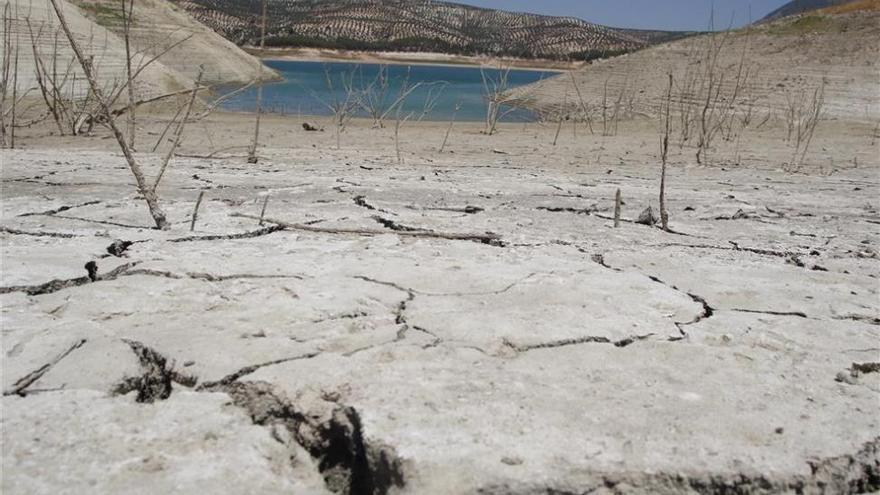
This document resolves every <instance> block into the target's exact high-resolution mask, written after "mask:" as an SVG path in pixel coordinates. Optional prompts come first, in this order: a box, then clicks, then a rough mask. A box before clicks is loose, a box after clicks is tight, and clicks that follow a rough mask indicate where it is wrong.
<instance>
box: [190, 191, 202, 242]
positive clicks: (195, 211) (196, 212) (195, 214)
mask: <svg viewBox="0 0 880 495" xmlns="http://www.w3.org/2000/svg"><path fill="white" fill-rule="evenodd" d="M204 197H205V190H204V189H203V190H201V191H200V192H199V199H197V200H196V207H195V208H194V209H193V214H192V221H191V222H190V223H189V231H190V232H192V231H194V230H195V229H196V220H198V218H199V207H200V206H202V198H204Z"/></svg>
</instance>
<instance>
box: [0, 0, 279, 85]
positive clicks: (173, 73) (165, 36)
mask: <svg viewBox="0 0 880 495" xmlns="http://www.w3.org/2000/svg"><path fill="white" fill-rule="evenodd" d="M4 5H9V6H10V9H11V15H12V16H13V18H14V22H13V30H14V32H13V34H14V39H15V40H16V42H17V43H18V46H19V47H20V48H19V57H20V61H19V70H18V81H19V91H20V92H27V91H28V90H29V89H30V90H32V92H33V96H34V97H35V98H36V95H37V94H38V93H37V92H36V88H37V83H36V78H35V75H34V60H35V57H34V53H33V50H32V48H31V45H32V43H31V36H30V35H31V29H29V28H28V26H27V23H28V21H29V22H30V24H31V27H32V31H33V33H34V36H35V38H36V40H37V43H38V51H39V56H40V58H42V59H43V61H44V63H45V64H47V66H51V59H52V54H53V52H54V50H55V46H56V32H57V29H58V28H57V26H58V22H57V20H56V19H55V13H54V11H53V10H52V8H51V4H49V3H48V2H28V1H25V0H11V1H7V0H3V1H0V9H2V8H3V6H4ZM96 5H97V7H96ZM62 6H63V8H64V12H65V15H66V16H67V19H68V22H69V23H70V26H71V29H72V31H73V32H74V34H75V36H76V37H77V41H78V42H79V43H80V44H81V46H82V48H83V51H84V52H85V53H86V55H87V56H90V57H94V64H95V67H96V71H97V74H98V78H99V80H100V82H101V83H102V85H103V86H104V88H105V90H106V89H109V88H113V87H117V86H118V85H119V84H121V82H122V81H124V77H125V50H124V43H123V42H122V39H121V37H120V36H121V29H120V26H119V18H118V17H117V16H118V14H117V10H118V2H109V1H106V2H95V1H92V0H82V1H76V2H68V1H66V0H62ZM80 7H83V8H82V9H81V8H80ZM135 12H136V19H135V24H134V26H133V29H132V50H133V52H134V53H137V55H136V56H135V63H134V66H135V69H137V67H138V66H139V65H140V64H143V63H146V62H147V61H149V60H150V59H152V58H153V57H154V56H156V55H158V54H160V53H162V52H165V51H166V50H167V49H168V48H172V47H173V49H172V50H171V51H168V52H167V54H165V55H164V56H162V57H161V58H160V59H159V60H158V61H156V62H153V63H151V64H149V66H147V67H146V68H145V69H144V70H143V71H142V72H141V73H140V75H139V76H138V81H137V97H138V98H149V97H151V96H156V95H161V94H165V93H168V92H171V91H176V90H179V89H183V88H186V87H191V86H192V85H193V83H194V79H195V76H196V73H197V72H198V70H199V65H203V66H204V67H205V71H206V72H205V77H206V78H205V81H206V82H208V83H234V82H243V81H250V80H252V79H253V78H255V77H256V75H257V72H258V71H257V67H258V65H257V64H258V63H259V62H258V61H257V59H255V58H254V57H252V56H250V55H248V54H246V53H245V52H243V51H242V50H240V49H239V48H238V47H236V46H235V45H233V44H232V43H230V42H228V41H226V40H224V39H223V38H221V37H220V36H219V35H217V34H216V33H214V32H212V31H210V30H209V29H208V28H206V27H204V26H202V25H201V24H199V23H197V22H196V21H194V20H193V19H191V18H190V17H189V16H188V15H187V14H186V13H184V12H182V11H179V10H178V9H176V8H174V7H172V6H171V5H170V4H169V3H168V2H166V1H164V0H143V1H138V2H136V10H135ZM96 21H97V22H96ZM58 36H59V37H58V43H57V47H58V59H57V66H58V67H59V69H58V70H59V72H60V73H62V74H63V73H64V72H65V70H66V69H67V67H68V66H70V67H71V69H70V70H71V73H70V75H69V76H68V80H69V81H72V82H69V83H68V84H67V85H66V87H65V92H66V94H67V92H72V94H73V95H75V96H78V97H81V96H84V95H85V94H86V93H87V84H86V83H85V80H84V77H83V75H82V71H81V70H80V69H79V67H78V65H77V64H76V63H75V62H74V57H73V51H72V50H71V49H70V47H69V46H68V44H67V42H66V39H65V38H64V35H63V33H60V32H59V34H58ZM184 40H185V41H184ZM181 41H183V43H180V42H181ZM266 74H267V75H268V76H271V75H273V72H272V71H271V70H269V71H267V72H266ZM74 79H77V80H78V81H76V82H73V80H74Z"/></svg>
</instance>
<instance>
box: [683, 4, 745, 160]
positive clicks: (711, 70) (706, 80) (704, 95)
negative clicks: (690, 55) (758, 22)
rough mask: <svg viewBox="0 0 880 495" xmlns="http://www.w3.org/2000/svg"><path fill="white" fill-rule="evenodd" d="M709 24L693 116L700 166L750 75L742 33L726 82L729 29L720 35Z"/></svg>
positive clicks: (731, 111) (731, 114)
mask: <svg viewBox="0 0 880 495" xmlns="http://www.w3.org/2000/svg"><path fill="white" fill-rule="evenodd" d="M712 15H713V21H712V22H711V23H710V33H709V34H707V35H706V36H705V42H706V44H705V48H704V52H703V54H702V62H701V66H700V71H699V72H698V73H697V76H698V82H697V85H696V86H697V87H696V90H697V96H698V100H699V102H700V106H699V111H698V113H697V115H696V116H695V119H696V126H695V132H696V133H697V144H696V146H697V153H696V159H697V163H699V164H702V163H703V161H704V160H705V156H706V152H707V151H708V150H709V149H710V147H711V146H712V142H713V141H714V139H715V137H716V136H717V135H718V133H719V132H720V131H722V130H723V129H724V127H725V125H728V124H729V122H730V119H732V118H734V116H735V111H736V108H737V106H738V105H740V104H741V103H742V102H743V94H744V91H745V89H746V86H747V85H748V81H749V79H750V77H751V75H752V69H751V67H750V66H749V65H748V63H747V61H748V53H749V39H748V31H747V33H746V42H745V43H744V45H743V50H742V53H741V55H740V58H739V61H738V63H737V64H736V66H735V67H734V68H733V73H734V76H733V79H732V80H727V75H728V74H727V72H728V70H726V68H725V67H724V66H723V59H724V54H725V51H726V48H727V47H728V46H729V45H730V42H731V40H732V31H731V29H730V28H728V29H727V30H725V31H724V32H723V33H720V34H719V33H716V32H715V31H714V28H713V25H714V12H713V14H712Z"/></svg>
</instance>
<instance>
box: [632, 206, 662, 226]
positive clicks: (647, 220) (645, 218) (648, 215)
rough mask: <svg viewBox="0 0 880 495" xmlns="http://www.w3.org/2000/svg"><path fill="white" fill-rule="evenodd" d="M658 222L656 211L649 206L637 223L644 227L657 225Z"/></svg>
mask: <svg viewBox="0 0 880 495" xmlns="http://www.w3.org/2000/svg"><path fill="white" fill-rule="evenodd" d="M657 221H658V220H657V217H656V216H654V209H653V208H651V207H650V206H649V207H647V208H645V211H643V212H642V213H641V214H640V215H639V218H638V219H637V220H636V223H638V224H642V225H655V224H656V223H657Z"/></svg>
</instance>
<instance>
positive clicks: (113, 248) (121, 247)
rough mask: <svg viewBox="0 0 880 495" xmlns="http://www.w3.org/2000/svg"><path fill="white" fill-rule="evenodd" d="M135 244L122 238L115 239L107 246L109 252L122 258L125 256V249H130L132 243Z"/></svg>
mask: <svg viewBox="0 0 880 495" xmlns="http://www.w3.org/2000/svg"><path fill="white" fill-rule="evenodd" d="M132 244H134V243H133V242H131V241H123V240H122V239H116V240H115V241H113V244H110V245H109V246H107V252H108V253H109V254H111V255H113V256H116V257H117V258H121V257H122V256H125V251H127V250H128V248H129V247H131V245H132Z"/></svg>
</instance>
